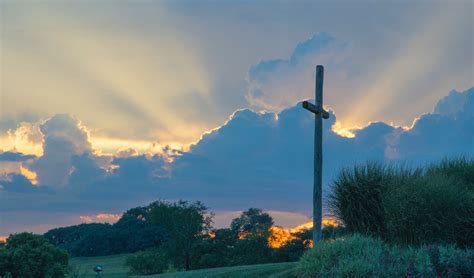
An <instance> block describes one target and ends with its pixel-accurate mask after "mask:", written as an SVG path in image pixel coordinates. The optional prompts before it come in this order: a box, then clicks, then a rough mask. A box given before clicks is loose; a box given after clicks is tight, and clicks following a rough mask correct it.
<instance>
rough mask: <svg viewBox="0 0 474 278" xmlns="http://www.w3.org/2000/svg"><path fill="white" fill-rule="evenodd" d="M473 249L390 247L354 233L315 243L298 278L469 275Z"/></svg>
mask: <svg viewBox="0 0 474 278" xmlns="http://www.w3.org/2000/svg"><path fill="white" fill-rule="evenodd" d="M473 265H474V261H473V252H472V250H467V251H465V250H461V249H457V248H455V247H453V246H448V247H445V246H435V245H431V246H422V247H419V248H413V247H408V248H405V247H400V246H390V245H387V244H386V243H383V242H382V241H381V240H379V239H373V238H370V237H366V236H361V235H353V236H350V237H347V238H342V239H338V240H325V241H321V242H318V243H317V244H316V245H315V246H314V248H313V249H311V250H310V251H308V252H306V253H305V254H304V255H303V257H302V258H301V260H300V262H299V264H298V266H297V270H296V271H297V274H299V275H300V276H301V277H439V276H443V277H472V275H473V274H474V270H473Z"/></svg>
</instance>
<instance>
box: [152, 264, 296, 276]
mask: <svg viewBox="0 0 474 278" xmlns="http://www.w3.org/2000/svg"><path fill="white" fill-rule="evenodd" d="M296 264H297V263H275V264H257V265H244V266H233V267H219V268H209V269H200V270H192V271H187V272H175V273H165V274H159V275H152V276H147V277H155V278H198V277H206V278H207V277H213V278H218V277H226V278H227V277H228V278H240V277H249V278H252V277H255V278H257V277H273V278H277V277H278V278H282V277H294V276H293V269H294V268H295V267H296Z"/></svg>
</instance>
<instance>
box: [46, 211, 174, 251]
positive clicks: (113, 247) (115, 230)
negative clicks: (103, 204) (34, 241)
mask: <svg viewBox="0 0 474 278" xmlns="http://www.w3.org/2000/svg"><path fill="white" fill-rule="evenodd" d="M140 209H143V208H136V209H132V210H129V211H127V212H125V213H124V214H123V215H122V217H121V218H120V219H119V221H117V222H116V223H115V224H113V225H111V224H105V223H91V224H80V225H75V226H69V227H63V228H57V229H52V230H50V231H48V232H47V233H45V234H44V237H45V238H46V239H47V240H48V241H49V242H51V243H52V244H54V245H56V246H58V247H60V248H62V249H65V250H66V251H67V252H68V253H69V254H71V256H73V257H93V256H105V255H114V254H121V253H133V252H137V251H139V250H145V249H147V248H151V247H156V246H159V245H160V244H161V243H162V242H163V241H165V240H167V238H168V233H167V231H166V230H164V229H163V227H162V226H160V225H153V224H151V223H150V222H149V221H146V220H145V219H141V218H139V217H137V216H136V211H137V210H140Z"/></svg>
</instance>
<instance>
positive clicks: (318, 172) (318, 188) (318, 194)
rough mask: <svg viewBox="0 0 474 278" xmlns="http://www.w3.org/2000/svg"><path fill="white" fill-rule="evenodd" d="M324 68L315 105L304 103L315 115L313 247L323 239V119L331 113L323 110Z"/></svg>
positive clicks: (318, 79) (318, 70)
mask: <svg viewBox="0 0 474 278" xmlns="http://www.w3.org/2000/svg"><path fill="white" fill-rule="evenodd" d="M323 79H324V67H323V66H321V65H318V66H316V84H315V85H316V86H315V95H316V98H315V104H312V103H310V102H308V101H303V108H304V109H307V110H309V111H310V112H312V113H314V119H315V125H314V186H313V246H314V245H315V244H316V242H318V241H319V240H320V239H321V221H322V202H323V201H322V200H323V199H322V191H323V186H322V184H323V119H327V118H329V113H328V112H327V111H325V110H324V108H323Z"/></svg>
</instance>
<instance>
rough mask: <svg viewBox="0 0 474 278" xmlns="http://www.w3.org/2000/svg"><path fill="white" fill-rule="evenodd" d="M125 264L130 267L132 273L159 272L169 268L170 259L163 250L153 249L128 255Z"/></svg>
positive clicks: (147, 273) (146, 273)
mask: <svg viewBox="0 0 474 278" xmlns="http://www.w3.org/2000/svg"><path fill="white" fill-rule="evenodd" d="M125 265H126V266H128V267H129V269H130V274H138V275H149V274H158V273H163V272H164V271H165V270H166V269H168V268H169V265H170V259H169V257H168V256H167V254H166V253H165V252H164V251H163V250H161V249H153V250H147V251H140V252H137V253H135V254H133V255H130V256H128V257H127V260H126V262H125Z"/></svg>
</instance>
